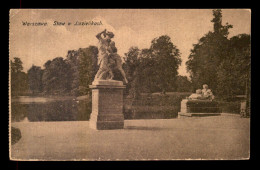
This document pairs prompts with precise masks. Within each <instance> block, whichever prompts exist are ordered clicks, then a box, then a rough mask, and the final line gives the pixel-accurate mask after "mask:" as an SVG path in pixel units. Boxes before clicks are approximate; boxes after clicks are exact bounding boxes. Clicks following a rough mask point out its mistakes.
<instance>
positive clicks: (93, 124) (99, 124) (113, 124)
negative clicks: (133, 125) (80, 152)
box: [89, 121, 124, 130]
mask: <svg viewBox="0 0 260 170" xmlns="http://www.w3.org/2000/svg"><path fill="white" fill-rule="evenodd" d="M89 126H90V128H92V129H96V130H112V129H123V128H124V121H90V122H89Z"/></svg>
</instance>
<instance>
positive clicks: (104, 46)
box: [95, 29, 128, 83]
mask: <svg viewBox="0 0 260 170" xmlns="http://www.w3.org/2000/svg"><path fill="white" fill-rule="evenodd" d="M96 37H97V39H98V40H99V56H98V65H99V70H98V72H97V74H96V76H95V80H112V79H113V78H114V74H113V70H114V69H118V70H119V71H120V73H121V74H122V76H123V78H124V81H125V83H128V81H127V79H126V75H125V72H124V70H123V68H122V59H121V57H120V56H119V55H118V54H117V48H116V46H115V42H114V41H112V40H111V38H113V37H114V33H113V32H108V31H107V30H106V29H105V30H104V31H102V32H101V33H99V34H97V36H96Z"/></svg>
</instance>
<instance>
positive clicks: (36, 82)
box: [28, 65, 43, 94]
mask: <svg viewBox="0 0 260 170" xmlns="http://www.w3.org/2000/svg"><path fill="white" fill-rule="evenodd" d="M42 74H43V70H42V69H41V67H38V66H34V65H33V66H32V67H31V68H30V69H29V70H28V83H29V88H30V90H31V91H32V93H33V94H35V93H39V92H41V91H42Z"/></svg>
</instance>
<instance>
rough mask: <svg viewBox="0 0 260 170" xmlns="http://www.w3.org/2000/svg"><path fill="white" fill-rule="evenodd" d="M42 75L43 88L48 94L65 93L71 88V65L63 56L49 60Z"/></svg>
mask: <svg viewBox="0 0 260 170" xmlns="http://www.w3.org/2000/svg"><path fill="white" fill-rule="evenodd" d="M44 66H45V69H44V71H43V75H42V82H43V89H44V92H45V93H47V94H60V95H63V94H64V93H67V92H69V91H70V89H71V84H70V81H69V80H70V77H71V75H70V73H71V72H70V66H69V64H68V63H67V62H66V60H64V59H63V58H62V57H57V58H54V59H53V60H52V61H47V62H46V63H45V64H44Z"/></svg>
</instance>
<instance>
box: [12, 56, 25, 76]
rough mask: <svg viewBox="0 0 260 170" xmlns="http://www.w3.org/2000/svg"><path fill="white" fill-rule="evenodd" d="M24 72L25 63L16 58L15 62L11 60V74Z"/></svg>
mask: <svg viewBox="0 0 260 170" xmlns="http://www.w3.org/2000/svg"><path fill="white" fill-rule="evenodd" d="M22 70H23V62H22V61H21V59H20V58H18V57H14V62H13V61H12V60H11V72H12V73H18V72H22Z"/></svg>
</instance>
